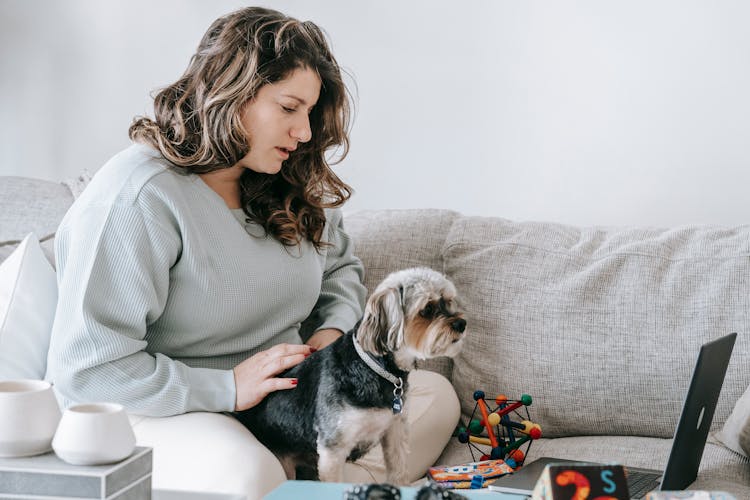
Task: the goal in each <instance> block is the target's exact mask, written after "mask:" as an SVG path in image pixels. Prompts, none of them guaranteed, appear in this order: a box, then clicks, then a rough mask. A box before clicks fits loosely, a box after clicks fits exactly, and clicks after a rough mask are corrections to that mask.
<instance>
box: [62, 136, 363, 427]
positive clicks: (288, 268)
mask: <svg viewBox="0 0 750 500" xmlns="http://www.w3.org/2000/svg"><path fill="white" fill-rule="evenodd" d="M326 215H327V218H328V222H327V226H326V229H325V232H324V233H325V235H326V236H325V241H328V242H330V243H332V244H333V246H332V247H326V248H325V249H323V250H322V251H321V252H317V251H316V250H315V248H314V247H313V246H312V245H310V244H309V243H307V242H304V243H303V244H302V245H301V247H293V248H289V247H284V246H283V245H282V244H281V243H279V242H278V241H277V240H275V239H273V238H272V237H266V236H264V234H263V229H262V228H260V227H259V226H257V225H255V224H252V223H251V224H246V223H245V221H244V215H243V214H242V213H241V210H235V211H232V210H230V209H229V208H227V206H226V204H225V203H224V201H223V200H222V198H221V197H219V195H218V194H216V193H215V192H214V191H213V190H212V189H211V188H209V187H208V186H207V185H206V184H205V183H204V182H203V181H202V180H201V179H200V177H199V176H197V175H182V174H180V173H177V172H175V171H174V170H172V169H169V168H168V163H167V162H166V160H164V159H163V158H162V157H161V155H160V154H159V153H158V152H156V151H154V150H153V149H151V148H149V147H147V146H144V145H133V146H131V147H130V148H128V149H126V150H125V151H123V152H121V153H120V154H118V155H117V156H115V157H114V158H112V159H111V160H110V161H109V162H108V163H107V164H106V165H104V166H103V167H102V168H101V169H100V170H99V171H98V172H97V174H96V175H95V176H94V179H93V180H92V181H91V183H90V184H89V185H88V186H87V188H86V190H85V191H84V193H83V194H82V195H81V197H80V198H79V199H78V200H76V202H75V203H74V204H73V206H72V207H71V208H70V210H69V211H68V213H67V214H66V216H65V218H64V219H63V221H62V223H61V225H60V228H59V229H58V232H57V237H56V243H55V255H56V259H57V276H58V284H59V301H58V305H57V313H56V316H55V322H54V326H53V330H52V339H51V342H50V350H49V357H48V359H49V361H48V369H47V378H48V379H49V380H51V381H52V382H53V383H54V386H55V389H56V391H57V393H58V397H59V398H60V400H61V403H62V404H63V405H64V406H68V405H69V404H71V403H73V402H88V401H114V402H119V403H121V404H123V405H124V406H125V407H126V409H127V410H128V411H129V412H132V413H136V414H141V415H149V416H167V415H176V414H180V413H185V412H188V411H231V410H233V409H234V404H235V397H236V391H235V385H234V376H233V373H232V370H231V368H233V367H234V366H235V365H237V364H238V363H239V362H241V361H243V360H244V359H246V358H247V357H249V356H251V355H252V354H254V353H256V352H258V351H260V350H263V349H266V348H268V347H270V346H272V345H275V344H278V343H281V342H289V343H300V342H301V339H300V335H299V328H300V324H301V322H302V321H303V320H305V319H306V318H307V317H308V316H310V315H311V313H312V314H315V316H316V317H317V318H319V320H320V324H319V326H318V328H338V329H340V330H342V331H347V330H349V329H350V328H351V327H352V326H354V324H355V323H356V322H357V320H358V319H359V318H360V315H361V314H362V310H363V305H364V297H365V288H364V286H363V285H362V274H363V269H362V264H361V262H360V261H359V259H357V258H356V257H354V256H353V254H352V242H351V241H350V239H349V238H348V236H347V235H346V233H345V232H344V230H343V227H342V221H341V214H340V212H339V211H337V210H334V211H327V212H326Z"/></svg>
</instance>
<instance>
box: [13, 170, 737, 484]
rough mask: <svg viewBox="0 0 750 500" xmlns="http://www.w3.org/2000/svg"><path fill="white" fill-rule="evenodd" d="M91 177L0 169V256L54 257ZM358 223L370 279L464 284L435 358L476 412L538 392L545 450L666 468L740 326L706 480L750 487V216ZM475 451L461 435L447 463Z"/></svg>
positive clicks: (536, 448)
mask: <svg viewBox="0 0 750 500" xmlns="http://www.w3.org/2000/svg"><path fill="white" fill-rule="evenodd" d="M81 181H82V180H81ZM81 184H82V182H78V183H76V182H73V183H72V184H71V183H68V184H67V185H62V184H57V183H52V182H47V181H39V180H31V179H22V178H13V177H5V178H0V261H2V260H3V259H4V258H5V257H6V256H7V255H8V254H9V253H10V252H11V251H12V250H13V248H14V246H15V245H16V244H17V242H18V241H19V240H20V239H22V238H23V236H24V235H25V234H26V233H28V232H29V231H34V232H35V233H36V234H37V236H39V237H40V239H42V240H43V241H44V243H43V244H42V246H43V248H44V249H45V251H46V252H47V255H48V256H51V252H50V250H51V243H52V238H53V236H54V231H55V228H56V227H57V224H58V223H59V221H60V219H61V217H62V215H63V214H64V212H65V210H66V208H67V206H69V205H70V203H71V202H72V201H73V195H72V193H71V188H72V189H73V190H76V189H79V188H80V187H81ZM345 224H346V226H347V228H348V231H349V233H350V234H351V235H352V237H353V238H354V240H355V242H356V251H357V254H358V255H359V257H360V258H361V259H362V260H363V262H364V264H365V268H366V285H367V287H368V289H369V290H372V289H373V288H374V286H375V285H376V284H377V283H378V282H379V281H380V280H381V279H382V278H383V277H384V276H385V275H386V274H388V273H389V272H391V271H394V270H397V269H401V268H405V267H411V266H417V265H420V266H429V267H432V268H434V269H437V270H440V271H442V272H444V273H445V274H446V275H447V276H448V277H449V278H451V279H452V280H453V282H454V283H455V285H456V287H457V289H458V292H459V302H460V304H461V306H462V307H463V308H464V309H465V310H466V312H467V321H468V330H467V331H468V337H467V341H466V344H465V349H464V351H463V352H462V353H461V354H460V355H459V356H458V357H457V358H456V359H455V360H452V361H451V360H437V361H433V362H431V363H429V364H428V365H427V366H426V367H427V368H430V369H433V370H436V371H439V372H441V373H443V374H444V375H445V376H446V377H448V378H449V379H450V380H451V381H452V382H453V385H454V387H455V389H456V392H457V393H458V395H459V398H460V399H461V401H462V404H463V412H464V419H466V418H467V417H468V414H470V413H471V412H472V410H473V408H474V400H473V398H472V394H473V392H474V391H475V390H477V389H480V390H483V391H485V392H486V393H487V395H488V396H490V397H494V395H496V394H501V393H502V394H505V395H507V396H508V397H510V398H517V397H520V395H521V394H523V393H528V394H530V395H532V397H533V404H532V405H531V407H530V412H531V417H532V420H534V421H535V422H537V423H538V424H540V425H541V427H542V429H543V434H544V437H543V438H542V439H540V440H538V441H535V442H534V443H533V445H532V446H531V449H530V458H532V459H533V458H534V457H537V456H542V455H549V456H558V457H563V458H574V459H579V460H595V461H603V460H604V461H621V462H623V463H627V464H629V465H634V466H642V467H662V466H663V465H664V464H665V463H666V460H667V455H668V452H669V449H670V444H671V437H672V433H673V431H674V427H675V424H676V422H677V418H678V416H679V411H680V408H681V405H682V402H683V397H684V395H685V392H686V390H687V384H688V381H689V377H690V375H691V370H692V367H693V365H694V362H695V358H696V355H697V352H698V348H699V346H700V345H701V344H702V343H703V342H705V341H707V340H709V339H713V338H717V337H719V336H721V335H724V334H726V333H729V332H732V331H736V332H738V334H739V335H738V339H737V343H736V346H735V351H734V354H733V358H732V361H731V364H730V367H729V370H728V372H727V377H726V381H725V384H724V388H723V390H722V393H721V397H720V400H719V406H718V408H717V411H716V415H715V418H714V423H713V427H712V429H713V431H714V432H713V433H712V435H711V438H710V440H709V443H708V444H707V445H706V449H705V452H704V455H703V461H702V463H701V469H700V473H699V476H698V480H697V481H696V483H694V485H693V486H692V488H696V489H709V490H724V491H727V492H730V493H733V494H735V495H736V496H737V498H741V499H745V498H750V462H749V461H748V458H747V457H746V456H745V455H746V454H747V451H750V439H749V438H748V437H747V436H746V434H750V430H748V429H746V427H747V426H746V425H745V424H747V423H748V422H747V421H748V418H747V417H748V415H750V394H746V395H745V397H744V398H743V397H742V396H743V394H744V393H745V391H746V389H747V388H748V384H750V226H742V227H728V228H718V227H678V228H672V229H656V228H645V227H644V228H591V227H573V226H565V225H560V224H552V223H544V222H513V221H509V220H505V219H501V218H482V217H466V216H463V215H461V214H458V213H456V212H452V211H446V210H437V209H433V210H405V211H398V210H397V211H371V212H367V211H366V212H359V213H353V214H348V215H347V216H346V218H345ZM738 401H739V404H737V403H738ZM735 405H737V408H735ZM733 410H734V412H733ZM730 414H731V418H730ZM728 419H729V421H730V424H728V425H727V426H726V429H724V430H725V431H726V432H723V433H721V434H720V435H719V437H721V438H722V440H723V441H724V442H726V443H729V445H730V446H731V447H732V448H734V449H735V450H736V451H732V450H730V449H729V448H727V447H726V446H724V445H723V444H722V443H720V442H719V441H718V440H717V436H716V434H717V432H716V431H720V430H722V427H723V426H724V424H725V422H727V420H728ZM743 431H744V433H743ZM471 459H472V456H471V454H470V453H469V448H468V447H467V445H465V444H461V443H459V442H458V440H457V439H453V440H452V441H451V442H450V443H449V444H448V446H447V447H446V448H445V451H444V453H443V455H442V456H441V457H440V459H439V462H441V463H444V464H458V463H463V462H468V461H471Z"/></svg>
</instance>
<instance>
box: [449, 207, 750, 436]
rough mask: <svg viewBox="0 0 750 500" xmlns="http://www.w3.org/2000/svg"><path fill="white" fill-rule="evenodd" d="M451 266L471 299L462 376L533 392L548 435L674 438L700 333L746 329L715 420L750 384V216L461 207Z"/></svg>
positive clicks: (465, 381) (462, 380)
mask: <svg viewBox="0 0 750 500" xmlns="http://www.w3.org/2000/svg"><path fill="white" fill-rule="evenodd" d="M444 250H445V253H444V260H445V272H446V274H447V275H448V277H449V278H451V279H452V280H453V282H454V283H455V285H456V287H457V290H458V293H459V298H460V300H461V301H462V305H463V306H464V308H465V310H466V311H467V321H468V325H469V327H468V332H469V334H468V336H467V339H466V344H465V347H464V349H463V351H462V353H461V354H459V356H458V357H457V358H456V359H455V360H454V368H453V373H452V381H453V384H454V386H455V387H456V390H457V392H458V396H459V399H460V400H461V401H462V410H463V412H464V414H470V413H471V412H472V410H473V408H474V404H475V403H474V400H473V398H472V394H473V392H474V391H475V390H477V389H481V390H483V391H485V393H486V394H487V396H488V397H490V396H492V398H494V397H495V396H496V395H497V394H504V395H506V396H507V397H508V398H511V399H517V398H520V396H521V394H523V393H528V394H530V395H531V396H532V398H533V403H532V405H531V407H530V408H529V409H530V411H531V416H532V420H534V421H535V422H538V423H539V424H541V425H542V429H543V434H544V435H545V436H548V437H555V436H566V435H580V434H624V435H645V436H655V437H664V438H669V437H672V435H673V432H674V429H675V426H676V423H677V419H678V416H679V412H680V409H681V407H682V403H683V399H684V396H685V393H686V392H687V386H688V383H689V380H690V376H691V374H692V369H693V366H694V363H695V360H696V357H697V354H698V350H699V347H700V345H701V344H702V343H703V342H705V341H707V340H710V339H714V338H717V337H719V336H721V335H724V334H727V333H730V332H733V331H737V332H739V333H740V335H739V338H738V340H737V345H736V346H735V350H734V355H733V357H732V361H731V364H730V368H729V371H728V373H727V377H726V381H725V384H724V388H723V390H722V393H721V398H720V401H719V406H718V408H717V410H716V415H715V419H714V425H713V428H714V429H715V428H717V427H718V425H720V424H721V423H722V422H723V421H724V420H725V419H726V417H727V415H728V414H729V412H730V411H731V409H732V406H733V405H734V403H735V401H736V400H737V399H738V398H739V397H740V396H741V395H742V393H743V392H744V391H745V388H746V387H747V386H748V383H750V346H748V342H750V226H741V227H733V228H715V227H679V228H674V229H649V228H579V227H573V226H566V225H561V224H554V223H534V222H512V221H509V220H504V219H499V218H482V217H460V218H458V219H456V220H455V221H454V224H453V225H452V227H451V230H450V232H449V234H448V236H447V238H446V241H445V249H444Z"/></svg>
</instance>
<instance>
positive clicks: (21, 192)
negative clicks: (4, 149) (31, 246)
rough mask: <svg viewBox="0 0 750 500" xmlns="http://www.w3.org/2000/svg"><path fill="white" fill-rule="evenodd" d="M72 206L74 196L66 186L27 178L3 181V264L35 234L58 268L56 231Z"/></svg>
mask: <svg viewBox="0 0 750 500" xmlns="http://www.w3.org/2000/svg"><path fill="white" fill-rule="evenodd" d="M72 203H73V195H72V194H71V192H70V189H69V188H68V187H67V186H66V185H64V184H60V183H57V182H50V181H43V180H40V179H28V178H25V177H2V178H0V262H2V261H4V260H5V259H6V258H7V257H8V256H9V255H10V254H11V253H13V250H15V249H16V248H17V247H18V245H19V244H20V243H21V241H22V240H23V239H24V238H25V237H26V235H27V234H29V233H31V232H33V233H34V234H36V236H37V238H38V239H39V241H40V244H41V246H42V251H44V254H45V255H46V257H47V258H48V259H49V261H50V262H51V263H53V264H54V235H55V231H56V230H57V226H58V225H59V224H60V221H61V220H62V218H63V215H65V212H67V210H68V207H70V205H71V204H72Z"/></svg>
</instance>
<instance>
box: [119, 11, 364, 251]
mask: <svg viewBox="0 0 750 500" xmlns="http://www.w3.org/2000/svg"><path fill="white" fill-rule="evenodd" d="M296 69H311V70H314V71H316V72H317V74H318V76H319V77H320V80H321V90H320V97H319V99H318V102H317V104H316V105H315V107H314V108H313V110H312V112H311V114H310V130H311V131H312V139H311V140H310V141H309V142H307V143H300V144H299V147H298V149H297V150H296V151H295V152H293V153H292V154H291V156H290V157H289V159H288V160H286V162H285V163H284V166H283V168H282V169H281V171H280V172H279V173H277V174H274V175H269V174H263V173H258V172H254V171H252V170H250V169H246V170H245V171H244V172H243V174H242V176H241V178H240V184H241V189H240V192H241V203H242V206H243V209H244V211H245V214H246V215H247V216H248V218H249V219H251V220H252V221H254V222H256V223H258V224H260V225H261V226H263V227H264V228H265V230H266V233H267V234H270V235H271V236H273V237H274V238H276V239H277V240H279V241H280V242H281V243H283V244H284V245H286V246H294V245H298V244H299V243H300V242H301V241H302V240H303V239H306V240H308V241H310V242H311V243H312V244H313V245H314V246H315V248H316V249H318V250H320V249H321V247H322V246H324V245H325V243H324V242H323V241H322V238H323V230H324V227H325V222H326V217H325V213H324V210H323V209H324V208H333V207H338V206H341V205H342V204H343V203H344V202H345V201H346V200H347V199H349V197H350V196H351V194H352V189H351V187H349V186H348V185H347V184H346V183H344V182H343V181H342V180H341V179H339V178H338V177H337V176H336V174H334V173H333V171H332V170H331V168H330V165H329V163H328V161H327V160H326V157H325V154H326V151H328V150H329V149H330V148H331V147H334V146H339V147H341V150H340V153H339V158H338V160H337V162H340V161H341V160H343V158H344V157H345V156H346V154H347V153H348V151H349V137H348V134H347V131H348V127H349V117H350V100H349V93H348V91H347V88H346V85H345V84H344V82H343V79H342V77H341V69H340V68H339V66H338V64H337V62H336V59H335V58H334V57H333V54H331V51H330V49H329V47H328V43H327V42H326V39H325V36H324V35H323V32H322V31H321V29H320V28H319V27H318V26H316V25H315V24H314V23H312V22H310V21H305V22H300V21H298V20H297V19H294V18H291V17H289V16H286V15H284V14H282V13H281V12H278V11H275V10H272V9H266V8H260V7H248V8H244V9H241V10H238V11H235V12H232V13H230V14H227V15H226V16H223V17H220V18H219V19H217V20H216V21H214V22H213V24H211V26H210V27H209V29H208V31H207V32H206V34H205V35H203V38H202V39H201V42H200V44H199V46H198V49H197V51H196V53H195V54H194V55H193V56H192V58H191V59H190V64H189V65H188V68H187V70H185V73H184V74H183V75H182V77H181V78H180V79H179V80H178V81H177V82H175V83H174V84H172V85H170V86H168V87H166V88H164V89H162V90H160V91H159V92H158V93H157V94H156V96H155V97H154V115H155V119H154V120H152V119H150V118H147V117H142V116H139V117H136V118H135V119H134V120H133V124H132V125H131V126H130V130H129V136H130V138H131V139H132V140H134V141H137V142H142V143H146V144H150V145H151V146H152V147H154V148H156V149H158V150H159V151H160V152H161V154H162V155H163V156H164V157H165V158H166V159H167V160H169V161H170V162H171V163H172V164H173V165H174V167H175V168H177V169H179V170H181V171H183V172H187V173H193V174H202V173H207V172H211V171H214V170H219V169H223V168H228V167H231V166H233V165H235V164H236V163H237V162H238V161H239V160H240V159H241V158H243V157H244V156H245V155H246V154H247V152H248V150H249V145H248V143H247V139H246V137H245V133H244V128H243V126H242V124H241V122H240V119H241V112H242V109H243V107H244V105H245V104H246V103H247V102H249V101H250V100H252V99H253V98H254V97H255V95H256V94H257V92H258V90H259V89H260V88H261V87H262V86H263V85H266V84H269V83H274V82H278V81H281V80H283V79H285V78H286V77H288V76H289V75H290V74H291V73H292V72H293V71H294V70H296Z"/></svg>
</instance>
